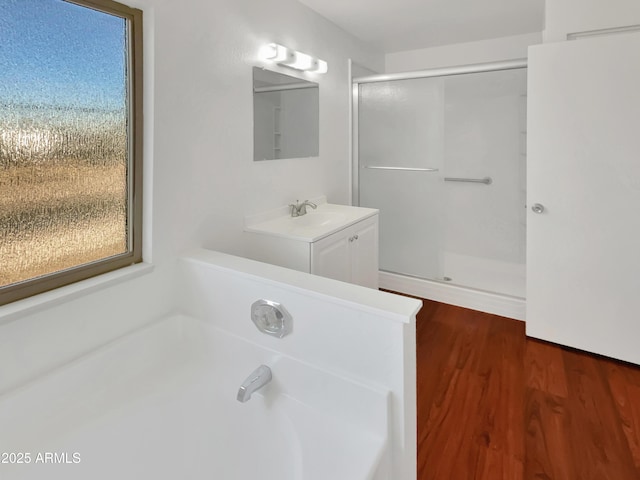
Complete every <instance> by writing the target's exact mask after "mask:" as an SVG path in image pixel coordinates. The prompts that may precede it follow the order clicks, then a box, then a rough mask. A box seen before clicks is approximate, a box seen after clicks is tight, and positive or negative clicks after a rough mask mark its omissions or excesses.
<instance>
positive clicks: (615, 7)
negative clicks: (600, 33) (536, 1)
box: [544, 0, 640, 43]
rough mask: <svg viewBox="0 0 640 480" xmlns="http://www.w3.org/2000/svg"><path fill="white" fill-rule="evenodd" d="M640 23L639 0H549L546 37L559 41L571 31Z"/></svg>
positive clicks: (576, 31) (548, 39) (547, 39)
mask: <svg viewBox="0 0 640 480" xmlns="http://www.w3.org/2000/svg"><path fill="white" fill-rule="evenodd" d="M639 24H640V2H638V1H637V0H607V1H606V2H605V1H602V0H547V2H546V7H545V31H544V41H545V43H546V42H558V41H562V40H566V39H567V35H568V34H570V33H578V32H587V31H591V30H601V29H606V28H615V27H624V26H630V25H639Z"/></svg>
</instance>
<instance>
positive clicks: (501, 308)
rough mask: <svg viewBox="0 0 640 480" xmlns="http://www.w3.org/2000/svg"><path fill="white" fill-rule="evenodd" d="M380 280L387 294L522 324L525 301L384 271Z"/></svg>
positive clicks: (380, 274)
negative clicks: (505, 318) (436, 303)
mask: <svg viewBox="0 0 640 480" xmlns="http://www.w3.org/2000/svg"><path fill="white" fill-rule="evenodd" d="M379 280H380V288H383V289H386V290H393V291H396V292H400V293H406V294H407V295H415V296H416V297H420V298H426V299H428V300H434V301H436V302H442V303H448V304H450V305H456V306H458V307H465V308H470V309H471V310H478V311H480V312H486V313H492V314H494V315H500V316H502V317H508V318H513V319H515V320H522V321H524V320H525V308H526V301H525V299H523V298H517V297H510V296H507V295H499V294H497V293H491V292H484V291H482V290H474V289H472V288H465V287H459V286H457V285H447V284H445V283H441V282H434V281H432V280H424V279H422V278H415V277H408V276H406V275H399V274H397V273H389V272H383V271H381V272H380V273H379Z"/></svg>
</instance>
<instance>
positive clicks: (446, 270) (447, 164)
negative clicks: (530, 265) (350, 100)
mask: <svg viewBox="0 0 640 480" xmlns="http://www.w3.org/2000/svg"><path fill="white" fill-rule="evenodd" d="M353 95H354V104H353V105H354V112H353V118H354V175H353V179H354V184H353V195H354V199H353V200H354V204H356V205H360V206H365V207H374V208H378V209H380V269H381V270H382V271H383V272H382V274H381V285H382V286H387V287H388V288H392V289H397V290H400V291H403V290H406V289H403V287H402V285H406V284H407V282H412V281H414V280H415V281H419V280H424V281H423V282H422V283H421V285H422V287H420V288H423V287H424V288H427V289H429V288H431V289H433V288H435V289H436V290H438V291H442V288H443V287H444V286H445V285H455V286H457V287H462V288H458V291H463V290H464V291H466V293H467V294H469V293H470V292H471V293H473V292H476V293H478V294H480V295H482V294H487V293H488V292H490V294H491V295H492V296H494V297H495V296H496V295H494V294H497V296H502V297H505V298H508V299H512V300H515V301H516V302H517V301H519V302H520V304H522V305H523V302H522V300H521V299H523V298H524V296H525V231H526V225H525V213H526V210H525V198H526V195H525V194H526V191H525V186H526V179H525V172H526V61H521V60H518V61H509V62H500V63H493V64H482V65H471V66H467V67H455V68H447V69H437V70H430V71H423V72H412V73H408V74H392V75H373V76H367V77H360V78H355V79H354V90H353ZM385 279H386V280H385ZM398 282H399V284H398V285H395V284H396V283H398ZM414 283H415V282H414ZM400 284H402V285H400ZM394 287H396V288H394ZM414 287H415V285H414ZM454 290H455V289H454ZM407 293H414V294H420V293H422V292H421V291H416V290H415V288H413V289H412V291H410V292H407ZM423 295H424V296H427V297H429V296H430V295H429V294H428V293H423ZM435 299H440V298H435ZM518 299H520V300H518ZM452 303H456V302H452ZM457 303H460V302H457ZM463 303H464V302H463ZM471 306H473V305H471ZM495 313H503V312H495ZM503 314H505V313H503ZM506 314H507V315H509V313H508V312H507V313H506ZM510 316H515V317H517V316H519V315H518V314H517V313H516V314H510Z"/></svg>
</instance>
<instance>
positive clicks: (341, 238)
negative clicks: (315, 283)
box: [311, 229, 351, 282]
mask: <svg viewBox="0 0 640 480" xmlns="http://www.w3.org/2000/svg"><path fill="white" fill-rule="evenodd" d="M348 231H349V229H345V230H342V231H340V232H337V233H334V234H333V235H329V236H328V237H325V238H323V239H322V240H318V241H317V242H314V243H312V244H311V273H313V274H315V275H320V276H322V277H328V278H333V279H335V280H342V281H343V282H350V281H351V259H350V242H349V236H348Z"/></svg>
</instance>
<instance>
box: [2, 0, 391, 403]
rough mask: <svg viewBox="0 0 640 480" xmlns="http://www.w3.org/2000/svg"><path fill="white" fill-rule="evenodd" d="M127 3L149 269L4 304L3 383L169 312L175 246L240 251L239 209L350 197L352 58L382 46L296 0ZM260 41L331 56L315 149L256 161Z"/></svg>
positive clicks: (367, 56)
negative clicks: (139, 78)
mask: <svg viewBox="0 0 640 480" xmlns="http://www.w3.org/2000/svg"><path fill="white" fill-rule="evenodd" d="M124 3H127V4H129V5H131V6H134V7H138V8H142V9H143V11H144V20H145V24H144V29H145V32H144V34H145V69H146V71H145V75H146V76H145V96H146V106H145V122H146V130H147V131H146V139H145V169H146V170H145V200H146V211H145V215H146V216H145V225H146V229H145V235H146V238H145V247H146V248H145V259H146V260H147V261H149V260H153V263H154V265H155V269H154V270H153V271H152V272H151V273H147V274H145V275H143V276H141V277H139V278H136V279H132V280H128V281H120V280H115V281H114V283H113V284H111V285H110V286H108V287H95V288H94V289H93V290H91V292H90V293H89V292H76V293H75V297H74V298H75V299H71V298H65V297H63V298H59V299H57V300H55V301H54V303H52V304H48V303H41V301H42V300H43V299H45V298H48V297H50V296H52V295H46V294H45V295H44V296H39V297H37V298H33V299H31V300H26V301H23V302H18V303H14V304H12V305H9V306H5V307H0V391H1V390H2V389H3V388H8V387H10V386H11V385H15V384H17V383H20V382H21V381H23V380H25V379H28V378H29V377H30V376H33V375H35V374H37V373H40V372H42V371H45V370H47V369H49V368H52V367H54V366H55V365H57V364H60V363H62V362H65V361H68V360H70V359H72V358H73V357H74V356H77V355H79V354H81V353H82V352H84V351H86V350H88V349H91V348H93V347H95V346H96V345H100V344H102V343H104V342H106V341H107V340H109V339H111V338H114V337H117V336H118V335H121V334H123V333H125V332H127V331H128V330H131V329H134V328H136V327H137V326H139V325H141V324H143V323H146V322H148V321H150V320H151V319H153V318H155V317H157V316H159V315H161V314H162V313H164V312H166V311H167V310H168V309H170V308H171V306H172V305H173V293H172V280H173V266H174V263H175V259H176V256H177V255H178V254H179V253H180V252H183V251H184V250H186V249H188V248H191V247H194V246H206V247H210V248H215V249H218V250H223V251H227V252H230V253H241V252H242V241H241V240H242V227H243V218H244V216H245V215H246V214H250V213H256V212H259V211H261V210H267V209H270V208H275V207H278V206H281V205H284V204H287V203H290V202H291V200H292V199H293V200H295V199H296V198H309V197H314V196H318V195H320V194H326V195H327V197H328V199H329V201H332V202H348V201H349V198H348V173H349V162H348V154H349V146H348V131H349V120H348V118H349V117H348V108H349V104H348V88H349V83H348V71H347V63H348V58H349V57H351V58H354V59H355V60H356V61H358V62H359V63H360V64H363V65H368V66H370V67H371V68H374V69H379V70H381V69H382V66H383V57H382V56H381V55H376V54H374V53H371V52H369V51H367V50H365V49H364V48H362V47H361V46H360V44H359V43H358V41H356V40H355V39H354V38H352V37H349V36H347V34H345V33H344V32H343V31H342V30H340V29H338V28H337V27H336V26H334V25H333V24H330V23H329V22H327V21H326V20H324V19H323V18H321V17H319V16H318V15H317V14H315V13H314V12H312V11H311V10H309V9H307V8H306V7H304V6H302V5H301V4H300V3H298V2H297V1H294V0H269V1H258V0H217V1H215V2H207V1H205V0H183V1H180V2H176V1H170V0H130V1H128V0H124ZM267 42H278V43H282V44H284V45H287V46H290V47H292V48H295V49H298V50H302V51H304V52H308V53H310V54H313V55H315V56H318V57H320V58H322V59H324V60H326V61H328V63H329V72H328V73H327V74H326V75H323V76H318V77H314V79H315V80H316V81H318V82H319V83H320V156H319V157H318V158H309V159H303V160H274V161H266V162H253V147H252V138H253V131H252V124H253V122H252V105H253V101H252V93H251V92H252V67H253V66H261V65H263V64H262V63H261V62H260V60H259V59H258V50H259V47H260V46H261V45H263V44H264V43H267ZM280 71H284V70H283V69H280ZM287 73H289V74H290V73H291V71H290V70H288V71H287ZM77 287H78V286H77V285H76V286H75V287H71V288H70V289H64V290H59V291H58V292H57V293H60V292H66V291H69V290H77ZM214 293H215V292H214ZM54 296H55V295H54ZM54 304H55V306H53V305H54ZM26 306H31V307H33V309H32V310H29V311H22V312H21V311H20V310H21V309H22V308H23V307H25V308H26ZM7 322H9V323H7Z"/></svg>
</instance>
